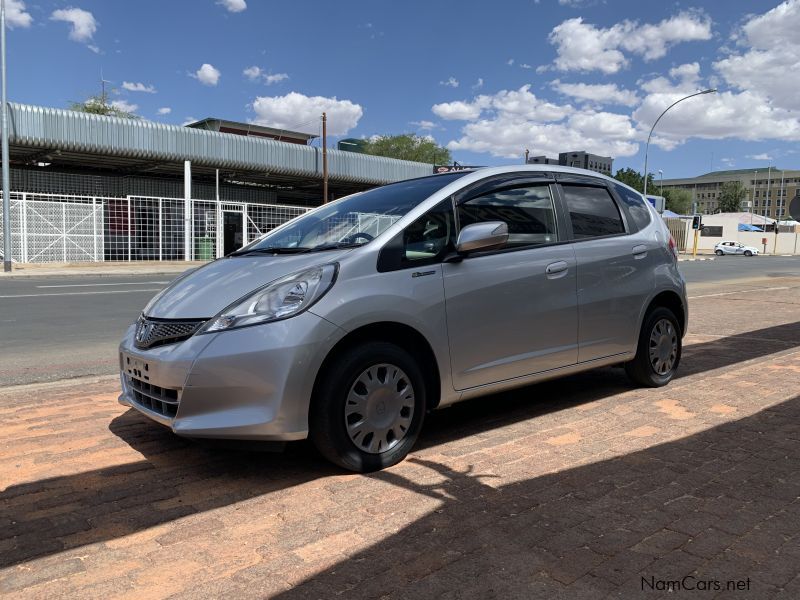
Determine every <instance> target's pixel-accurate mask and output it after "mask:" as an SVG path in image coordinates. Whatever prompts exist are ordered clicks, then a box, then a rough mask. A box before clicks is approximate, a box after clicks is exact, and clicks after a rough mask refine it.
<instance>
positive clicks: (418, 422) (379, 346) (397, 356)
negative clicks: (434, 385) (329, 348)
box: [309, 342, 426, 473]
mask: <svg viewBox="0 0 800 600" xmlns="http://www.w3.org/2000/svg"><path fill="white" fill-rule="evenodd" d="M379 365H391V366H396V367H398V368H399V369H400V370H401V371H402V373H403V375H405V376H406V378H407V381H406V380H405V378H403V377H401V378H400V381H406V383H407V384H408V385H409V386H410V388H411V392H412V394H413V401H411V400H407V402H409V403H410V404H413V411H412V412H411V414H410V424H408V426H407V427H406V428H405V430H404V431H403V432H402V437H401V438H397V437H395V439H393V440H390V441H388V442H387V440H389V437H386V439H384V440H383V442H384V443H389V444H392V443H393V444H394V445H393V446H391V447H389V448H387V449H386V450H384V451H379V452H378V453H372V452H369V451H365V449H364V448H365V446H363V445H362V446H358V445H357V444H356V442H354V441H353V439H351V436H350V434H349V433H348V425H347V424H346V419H347V416H346V410H347V407H348V404H347V402H348V395H349V394H350V392H351V388H353V389H356V388H354V386H356V385H357V382H358V380H359V378H360V377H362V375H363V374H364V373H365V372H366V371H367V370H368V369H371V368H375V369H380V368H381V367H379ZM382 373H384V381H387V380H388V379H387V378H388V377H389V376H388V375H386V374H385V373H386V370H385V369H384V371H382ZM378 378H380V372H379V373H378ZM398 385H402V384H398ZM384 387H385V386H384ZM406 389H407V388H405V387H404V388H403V390H406ZM425 391H426V390H425V379H424V377H423V374H422V371H421V369H420V368H419V366H418V365H417V363H416V361H415V360H414V358H413V357H412V356H411V355H410V354H409V353H408V352H406V351H405V350H404V349H403V348H401V347H399V346H396V345H394V344H390V343H387V342H366V343H363V344H361V345H359V346H356V347H353V348H351V349H349V350H346V351H345V352H344V353H342V355H341V356H338V357H336V359H334V360H333V361H332V362H331V363H329V364H328V366H327V367H326V368H325V371H324V372H323V373H322V374H321V376H320V380H319V381H318V383H317V386H316V388H315V394H314V398H313V399H312V401H311V411H310V415H309V437H310V438H311V441H312V442H313V443H314V445H315V446H316V447H317V449H318V450H319V452H320V454H322V455H323V456H324V457H325V458H327V459H328V460H329V461H331V462H332V463H334V464H336V465H339V466H340V467H343V468H345V469H348V470H350V471H356V472H359V473H366V472H370V471H377V470H380V469H384V468H386V467H390V466H392V465H395V464H397V463H399V462H400V461H402V460H403V459H404V458H405V457H406V455H407V454H408V453H409V452H410V451H411V448H412V447H413V446H414V443H415V442H416V440H417V437H418V436H419V432H420V430H421V429H422V423H423V421H424V419H425V409H426V397H425ZM403 393H404V394H406V395H407V393H406V392H403ZM367 395H368V394H367ZM366 404H367V403H366V402H365V406H366ZM381 404H383V403H381ZM370 406H373V405H370ZM351 410H352V408H351ZM383 410H385V409H383ZM402 410H407V407H405V408H403V409H402ZM374 414H379V415H383V411H381V412H380V413H374ZM396 414H397V415H400V413H399V412H396ZM351 416H352V413H351ZM362 419H365V417H362ZM356 420H357V419H356ZM353 428H355V427H353ZM368 435H369V434H368V433H367V434H366V435H364V436H363V437H361V438H359V441H364V440H366V438H367V436H368ZM390 435H391V434H390ZM373 437H375V439H380V438H378V437H377V436H373ZM371 440H372V438H370V441H371Z"/></svg>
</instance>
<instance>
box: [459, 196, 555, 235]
mask: <svg viewBox="0 0 800 600" xmlns="http://www.w3.org/2000/svg"><path fill="white" fill-rule="evenodd" d="M458 221H459V225H460V226H461V227H462V228H463V227H466V226H467V225H471V224H472V223H482V222H485V221H503V222H504V223H506V224H507V225H508V244H507V246H508V247H516V246H530V245H532V244H549V243H552V242H556V241H558V233H557V230H556V218H555V211H554V209H553V197H552V196H551V194H550V186H548V185H546V184H544V185H531V186H526V187H519V188H512V189H505V190H500V191H496V192H491V193H489V194H484V195H482V196H478V197H477V198H473V199H471V200H469V201H467V202H465V203H463V204H461V205H460V206H459V207H458Z"/></svg>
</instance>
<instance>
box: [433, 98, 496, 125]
mask: <svg viewBox="0 0 800 600" xmlns="http://www.w3.org/2000/svg"><path fill="white" fill-rule="evenodd" d="M482 108H483V107H482V106H480V105H478V104H477V103H476V102H474V101H473V102H464V101H461V100H456V101H455V102H443V103H441V104H434V105H433V107H432V108H431V110H432V111H433V114H435V115H436V116H437V117H440V118H442V119H445V120H448V121H472V120H474V119H477V118H478V117H479V116H480V114H481V110H482Z"/></svg>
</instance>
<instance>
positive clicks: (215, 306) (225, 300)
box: [146, 250, 351, 319]
mask: <svg viewBox="0 0 800 600" xmlns="http://www.w3.org/2000/svg"><path fill="white" fill-rule="evenodd" d="M348 252H351V250H338V251H324V252H313V253H310V254H289V255H278V256H272V255H263V254H262V255H253V256H235V257H229V258H221V259H219V260H215V261H213V262H210V263H208V264H207V265H203V266H202V267H200V268H198V269H195V270H194V271H192V272H190V273H189V274H187V275H184V276H183V277H180V278H178V279H177V280H175V282H173V283H172V284H171V285H170V286H169V287H167V289H165V290H164V291H163V292H161V293H159V294H158V295H157V296H156V297H155V298H154V299H153V301H152V304H151V305H150V306H148V307H147V309H146V316H148V317H153V318H156V319H210V318H211V317H213V316H215V315H216V314H217V313H219V312H220V311H221V310H222V309H224V308H225V307H226V306H229V305H230V304H232V303H233V302H235V301H236V300H238V299H239V298H242V297H243V296H245V295H247V294H249V293H250V292H253V291H255V290H256V289H258V288H259V287H261V286H263V285H265V284H267V283H269V282H270V281H274V280H275V279H278V278H280V277H283V276H285V275H289V274H291V273H294V272H296V271H301V270H303V269H306V268H310V267H315V266H317V265H324V264H328V263H331V262H335V261H336V260H337V259H339V258H340V257H341V256H343V255H344V254H347V253H348Z"/></svg>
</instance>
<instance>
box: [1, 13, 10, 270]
mask: <svg viewBox="0 0 800 600" xmlns="http://www.w3.org/2000/svg"><path fill="white" fill-rule="evenodd" d="M0 38H2V39H0V46H1V47H2V48H0V71H2V77H0V78H1V79H2V87H3V92H2V100H0V102H2V103H3V110H2V113H3V115H2V127H3V134H2V137H3V140H2V152H3V271H4V272H6V273H10V272H11V190H10V187H11V184H10V181H9V171H8V102H6V0H0Z"/></svg>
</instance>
